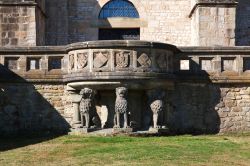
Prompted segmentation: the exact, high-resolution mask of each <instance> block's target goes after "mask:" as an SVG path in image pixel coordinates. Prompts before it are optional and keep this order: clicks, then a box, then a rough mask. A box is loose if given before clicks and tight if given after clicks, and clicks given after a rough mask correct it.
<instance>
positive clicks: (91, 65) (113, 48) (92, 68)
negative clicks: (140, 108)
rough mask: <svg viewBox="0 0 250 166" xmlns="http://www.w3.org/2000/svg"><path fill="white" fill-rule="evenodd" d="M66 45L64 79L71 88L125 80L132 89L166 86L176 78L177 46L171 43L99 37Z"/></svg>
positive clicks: (118, 82)
mask: <svg viewBox="0 0 250 166" xmlns="http://www.w3.org/2000/svg"><path fill="white" fill-rule="evenodd" d="M67 49H68V50H69V52H68V54H67V55H65V57H64V60H65V62H66V63H67V65H66V66H67V69H68V70H67V74H66V75H65V76H64V81H65V82H68V83H69V84H68V85H69V86H70V87H72V88H76V89H78V88H80V89H81V88H83V87H86V86H91V87H93V86H95V88H98V87H99V88H102V89H105V88H112V89H113V88H114V86H119V85H121V84H123V85H126V86H128V87H129V88H132V89H133V88H135V89H138V88H139V89H140V88H143V89H145V88H152V87H158V86H159V85H163V86H166V85H168V83H170V82H172V81H173V78H174V76H173V73H174V67H173V64H174V60H173V59H174V54H175V52H176V51H177V48H176V47H175V46H172V45H169V44H162V43H154V42H144V41H96V42H86V43H76V44H72V45H69V46H68V48H67ZM107 80H108V81H107ZM131 80H133V82H131ZM147 80H149V81H147ZM82 81H84V82H82ZM86 81H87V82H86ZM100 81H102V82H100ZM70 82H73V83H70ZM80 82H81V83H80ZM101 85H102V86H101ZM105 85H106V86H105ZM112 85H114V86H112Z"/></svg>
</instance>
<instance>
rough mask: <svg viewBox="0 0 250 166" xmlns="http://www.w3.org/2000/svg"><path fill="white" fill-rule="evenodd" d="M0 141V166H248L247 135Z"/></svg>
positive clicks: (248, 144) (249, 161) (77, 137)
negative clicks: (0, 150)
mask: <svg viewBox="0 0 250 166" xmlns="http://www.w3.org/2000/svg"><path fill="white" fill-rule="evenodd" d="M41 141H42V142H41ZM29 142H30V143H29ZM36 142H41V143H36ZM0 143H1V145H0V147H2V148H1V149H5V150H2V152H0V165H1V166H2V165H29V166H30V165H43V166H47V165H170V166H171V165H195V166H196V165H202V166H203V165H211V166H216V165H218V166H220V165H230V166H231V165H237V166H240V165H246V166H247V165H250V164H249V163H250V135H249V134H248V135H247V134H245V135H224V136H173V137H145V138H141V137H125V136H120V137H119V136H116V137H81V136H63V137H58V138H55V139H50V140H47V141H43V139H41V140H40V139H38V140H37V141H36V139H32V138H17V139H13V140H9V139H8V140H6V139H2V140H0ZM3 147H4V148H3Z"/></svg>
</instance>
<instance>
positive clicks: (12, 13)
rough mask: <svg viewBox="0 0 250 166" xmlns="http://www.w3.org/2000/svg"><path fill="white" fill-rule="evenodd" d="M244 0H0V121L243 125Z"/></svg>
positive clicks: (248, 77) (85, 127)
mask: <svg viewBox="0 0 250 166" xmlns="http://www.w3.org/2000/svg"><path fill="white" fill-rule="evenodd" d="M249 16H250V2H248V0H239V1H236V0H153V1H152V0H0V46H1V47H0V131H1V134H2V135H5V134H13V133H22V132H27V131H29V132H40V131H51V132H60V133H65V132H69V131H72V132H80V133H88V132H95V131H96V130H102V129H106V128H107V129H108V128H112V129H113V132H132V133H133V132H137V131H146V132H149V133H165V134H186V133H195V134H202V133H227V132H247V131H250V86H249V85H250V47H249V45H250V37H249V36H250V33H249V32H250V30H249V27H250V21H249V19H248V18H249Z"/></svg>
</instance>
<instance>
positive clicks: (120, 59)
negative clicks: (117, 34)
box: [115, 52, 130, 68]
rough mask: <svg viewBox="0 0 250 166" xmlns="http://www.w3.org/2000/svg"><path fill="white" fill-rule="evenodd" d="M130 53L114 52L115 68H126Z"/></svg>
mask: <svg viewBox="0 0 250 166" xmlns="http://www.w3.org/2000/svg"><path fill="white" fill-rule="evenodd" d="M129 57H130V53H128V52H116V53H115V64H116V67H117V68H126V67H128V66H129Z"/></svg>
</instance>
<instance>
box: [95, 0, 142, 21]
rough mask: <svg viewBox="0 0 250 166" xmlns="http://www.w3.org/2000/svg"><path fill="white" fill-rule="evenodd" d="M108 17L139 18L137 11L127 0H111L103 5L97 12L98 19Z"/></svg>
mask: <svg viewBox="0 0 250 166" xmlns="http://www.w3.org/2000/svg"><path fill="white" fill-rule="evenodd" d="M109 17H129V18H139V13H138V12H137V10H136V8H135V7H134V5H133V4H132V3H131V2H129V1H127V0H111V1H109V2H108V3H107V4H105V5H104V6H103V8H102V10H101V12H100V14H99V18H100V19H106V18H109Z"/></svg>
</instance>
